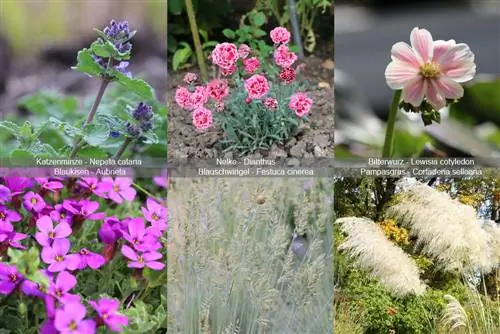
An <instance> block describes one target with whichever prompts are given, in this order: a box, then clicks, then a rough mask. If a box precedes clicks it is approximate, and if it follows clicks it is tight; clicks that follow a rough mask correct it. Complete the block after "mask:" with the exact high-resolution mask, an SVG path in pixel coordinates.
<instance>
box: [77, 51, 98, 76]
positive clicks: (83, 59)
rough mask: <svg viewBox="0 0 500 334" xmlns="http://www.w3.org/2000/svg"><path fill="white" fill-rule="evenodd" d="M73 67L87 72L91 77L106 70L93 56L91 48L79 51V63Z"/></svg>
mask: <svg viewBox="0 0 500 334" xmlns="http://www.w3.org/2000/svg"><path fill="white" fill-rule="evenodd" d="M72 69H74V70H75V71H78V72H82V73H86V74H88V75H90V76H91V77H93V76H98V75H101V74H102V73H103V72H104V69H103V68H102V67H101V66H99V65H98V64H97V63H96V62H95V60H94V58H92V51H91V50H89V49H83V50H81V51H79V52H78V55H77V64H76V66H73V67H72Z"/></svg>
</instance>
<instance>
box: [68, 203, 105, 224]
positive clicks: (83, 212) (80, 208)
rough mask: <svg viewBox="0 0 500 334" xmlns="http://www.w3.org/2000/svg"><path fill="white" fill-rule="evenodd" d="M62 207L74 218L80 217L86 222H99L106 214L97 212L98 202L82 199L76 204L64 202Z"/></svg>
mask: <svg viewBox="0 0 500 334" xmlns="http://www.w3.org/2000/svg"><path fill="white" fill-rule="evenodd" d="M63 207H64V208H65V209H66V210H68V211H69V212H71V213H72V214H73V215H74V216H80V217H82V218H84V219H86V220H101V219H103V218H104V217H105V216H106V214H105V213H104V212H97V213H95V212H96V211H97V209H99V202H95V201H89V200H86V199H82V200H80V201H78V202H76V201H72V200H64V202H63Z"/></svg>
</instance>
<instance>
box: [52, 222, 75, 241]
mask: <svg viewBox="0 0 500 334" xmlns="http://www.w3.org/2000/svg"><path fill="white" fill-rule="evenodd" d="M71 232H72V230H71V226H69V224H67V223H59V224H58V225H57V226H56V227H55V228H54V233H55V235H56V236H57V237H58V238H66V237H68V236H69V235H71Z"/></svg>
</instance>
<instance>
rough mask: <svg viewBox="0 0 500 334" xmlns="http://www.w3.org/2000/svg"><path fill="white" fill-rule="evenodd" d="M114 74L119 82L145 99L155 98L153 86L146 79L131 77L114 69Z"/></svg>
mask: <svg viewBox="0 0 500 334" xmlns="http://www.w3.org/2000/svg"><path fill="white" fill-rule="evenodd" d="M113 76H114V77H115V78H116V79H117V82H118V83H119V84H121V85H122V86H124V87H126V88H127V89H129V90H131V91H133V92H134V93H135V94H137V95H139V96H140V97H142V98H143V99H146V100H153V99H155V94H154V91H153V88H152V87H151V86H150V85H149V84H148V83H147V82H146V81H144V80H142V79H138V78H130V77H128V76H126V75H125V74H123V73H121V72H119V71H113Z"/></svg>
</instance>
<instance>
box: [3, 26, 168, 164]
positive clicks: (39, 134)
mask: <svg viewBox="0 0 500 334" xmlns="http://www.w3.org/2000/svg"><path fill="white" fill-rule="evenodd" d="M95 31H96V33H97V35H98V37H97V39H96V40H95V41H94V42H93V43H92V44H91V45H90V46H89V47H88V48H84V49H82V50H80V51H79V52H78V55H77V64H76V66H74V67H73V70H76V71H79V72H82V73H85V74H87V75H88V76H90V77H92V78H95V79H97V80H99V81H100V85H99V89H98V92H97V94H96V96H95V97H94V98H93V99H92V101H91V102H90V103H88V105H87V103H85V105H84V108H85V109H86V110H87V115H86V117H85V118H84V119H82V118H80V117H78V116H77V115H78V109H79V105H78V103H77V101H76V99H75V98H73V97H70V96H57V95H54V94H51V93H48V92H37V93H35V94H33V95H31V96H27V97H24V98H23V99H22V100H21V101H20V103H19V105H20V107H22V108H24V109H26V110H28V111H29V112H30V121H26V122H25V123H24V124H22V125H18V124H16V122H14V121H11V120H6V121H2V122H0V128H1V129H2V130H6V133H8V137H7V135H5V134H4V136H6V138H4V139H5V140H6V142H8V143H9V144H8V145H7V147H6V148H4V149H3V150H0V156H3V157H11V158H16V159H29V158H33V157H50V158H54V157H56V158H59V157H70V158H76V157H96V158H108V157H114V158H119V157H120V156H122V155H123V154H124V153H125V152H126V151H127V149H129V148H130V147H131V146H132V145H139V146H141V149H140V150H135V151H141V152H143V151H147V150H148V146H152V145H157V144H160V143H163V141H164V140H163V138H162V137H164V136H166V134H163V132H166V126H165V125H166V124H165V121H164V120H163V119H164V118H166V108H165V107H164V106H162V105H161V104H160V103H159V102H158V101H157V100H156V97H155V93H154V91H153V89H152V87H151V86H150V85H149V84H148V83H146V82H145V81H144V80H142V79H139V78H135V77H134V76H133V75H132V73H131V72H130V71H129V70H128V66H129V61H130V59H131V52H132V39H133V37H134V35H135V33H136V31H133V30H131V29H130V27H129V24H128V23H127V22H125V21H123V22H117V21H114V20H112V21H111V22H110V24H109V25H108V26H107V27H105V28H104V29H103V30H102V31H101V30H97V29H96V30H95ZM116 84H118V85H116ZM145 108H146V109H147V110H148V113H147V115H146V116H147V117H146V118H147V119H146V118H144V117H143V118H142V119H140V120H139V119H137V117H136V116H135V114H136V110H144V109H145ZM12 139H15V141H13V140H12ZM165 142H166V140H165ZM159 155H160V156H164V155H165V154H163V153H161V154H159Z"/></svg>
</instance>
